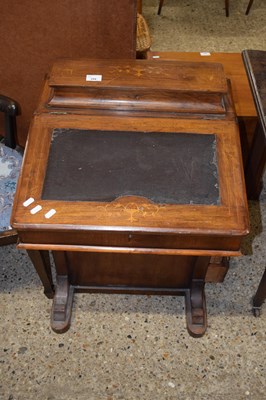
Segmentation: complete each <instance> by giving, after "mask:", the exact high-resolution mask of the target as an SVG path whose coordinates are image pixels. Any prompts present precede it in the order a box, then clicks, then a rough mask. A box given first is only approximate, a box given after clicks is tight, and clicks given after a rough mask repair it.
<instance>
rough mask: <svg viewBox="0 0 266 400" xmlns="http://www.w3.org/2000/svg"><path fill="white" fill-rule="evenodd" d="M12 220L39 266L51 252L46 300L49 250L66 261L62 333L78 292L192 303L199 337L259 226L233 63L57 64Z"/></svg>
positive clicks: (62, 265) (192, 323)
mask: <svg viewBox="0 0 266 400" xmlns="http://www.w3.org/2000/svg"><path fill="white" fill-rule="evenodd" d="M29 199H31V200H29ZM25 202H26V203H25ZM28 203H30V204H28ZM12 225H13V227H14V228H16V229H17V230H18V234H19V239H20V241H19V244H18V247H19V248H24V249H26V250H28V251H30V255H31V257H32V259H33V256H34V255H35V257H37V256H36V254H40V252H41V255H42V257H40V255H39V256H38V257H37V259H36V261H35V263H36V270H37V271H38V272H39V275H40V277H41V278H42V280H43V283H44V286H45V288H46V293H52V291H53V282H52V280H51V276H50V275H49V274H47V271H49V265H47V263H46V261H45V258H44V254H46V253H45V252H47V251H48V250H49V251H52V253H53V256H54V259H55V265H56V272H57V282H56V292H55V297H54V302H53V311H52V327H53V329H54V330H56V331H64V330H65V329H67V328H68V326H69V324H70V315H71V304H72V301H73V293H74V291H79V290H90V291H104V292H118V293H121V292H128V293H157V294H177V295H184V296H185V299H186V313H187V325H188V330H189V332H190V333H191V334H192V335H193V336H201V335H203V334H204V332H205V330H206V326H207V322H206V305H205V295H204V284H205V278H206V273H207V271H208V268H209V265H210V264H215V265H216V266H219V267H221V268H225V265H226V259H227V257H230V256H238V255H240V254H241V252H240V245H241V239H242V237H243V236H245V235H246V234H247V233H248V229H249V224H248V209H247V201H246V195H245V183H244V175H243V170H242V160H241V149H240V140H239V132H238V126H237V124H236V120H235V114H234V110H233V107H232V103H231V97H230V94H229V91H228V85H227V81H226V79H225V76H224V73H223V69H222V66H221V65H220V64H211V63H208V64H207V63H186V62H166V61H165V62H158V63H154V62H153V61H147V60H138V61H137V60H134V61H133V60H131V61H130V60H127V61H126V60H116V61H104V60H101V61H99V60H98V61H97V60H95V61H89V60H77V61H64V60H63V61H59V62H58V63H56V64H55V65H54V67H53V69H52V70H51V72H50V74H49V75H48V76H47V80H46V83H45V87H44V91H43V94H42V98H41V101H40V104H39V106H38V108H37V111H36V113H35V116H34V119H33V121H32V125H31V129H30V132H29V139H28V144H27V150H26V154H25V159H24V165H23V169H22V174H21V177H20V181H19V185H18V190H17V196H16V200H15V204H14V209H13V216H12ZM33 261H34V260H33ZM44 278H45V279H44Z"/></svg>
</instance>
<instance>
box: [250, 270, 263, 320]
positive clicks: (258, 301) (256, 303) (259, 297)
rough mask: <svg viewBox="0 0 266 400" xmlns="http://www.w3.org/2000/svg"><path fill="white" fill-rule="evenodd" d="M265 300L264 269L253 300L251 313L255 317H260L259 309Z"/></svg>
mask: <svg viewBox="0 0 266 400" xmlns="http://www.w3.org/2000/svg"><path fill="white" fill-rule="evenodd" d="M265 298H266V269H265V271H264V274H263V276H262V278H261V281H260V284H259V287H258V290H257V292H256V294H255V296H254V298H253V313H254V315H255V317H258V316H259V315H260V308H261V306H262V303H263V302H264V300H265Z"/></svg>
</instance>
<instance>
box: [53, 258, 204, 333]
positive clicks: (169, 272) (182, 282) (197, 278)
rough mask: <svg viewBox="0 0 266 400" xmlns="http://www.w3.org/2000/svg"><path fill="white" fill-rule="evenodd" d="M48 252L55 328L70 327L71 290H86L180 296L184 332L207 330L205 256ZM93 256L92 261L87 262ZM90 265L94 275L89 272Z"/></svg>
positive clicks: (202, 331)
mask: <svg viewBox="0 0 266 400" xmlns="http://www.w3.org/2000/svg"><path fill="white" fill-rule="evenodd" d="M53 254H54V259H55V265H56V269H57V285H56V291H55V296H54V300H53V306H52V314H51V326H52V329H53V330H54V331H55V332H57V333H63V332H65V331H66V330H67V329H68V328H69V327H70V323H71V311H72V303H73V296H74V291H82V292H84V291H86V292H98V293H99V292H100V293H120V294H122V293H128V294H146V295H147V294H155V295H178V296H180V295H182V296H185V307H186V321H187V329H188V332H189V334H190V335H191V336H193V337H201V336H203V335H204V333H205V331H206V329H207V311H206V302H205V293H204V285H205V275H206V271H207V268H208V265H209V262H210V257H203V256H201V257H195V256H193V257H192V256H175V257H172V256H159V257H158V256H157V257H155V258H154V256H147V255H146V256H136V255H125V256H122V257H121V255H114V254H98V255H95V254H90V253H78V252H76V253H74V252H73V253H70V252H54V253H53ZM111 260H112V262H113V263H112V265H111V264H110V261H111ZM92 261H93V262H94V265H91V262H92ZM95 269H96V270H97V272H98V275H97V274H94V270H95ZM136 270H137V273H136ZM99 272H100V273H99ZM114 272H115V274H114ZM169 276H170V277H171V278H172V284H170V285H169V286H166V285H165V283H166V282H168V283H169V282H171V280H170V279H169ZM108 280H109V282H108ZM163 284H164V285H163Z"/></svg>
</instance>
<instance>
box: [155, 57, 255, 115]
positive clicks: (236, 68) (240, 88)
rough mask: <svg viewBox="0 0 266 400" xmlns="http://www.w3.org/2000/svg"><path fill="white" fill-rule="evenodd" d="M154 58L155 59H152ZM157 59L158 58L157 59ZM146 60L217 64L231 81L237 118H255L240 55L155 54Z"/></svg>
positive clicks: (253, 105) (253, 106)
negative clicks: (219, 64)
mask: <svg viewBox="0 0 266 400" xmlns="http://www.w3.org/2000/svg"><path fill="white" fill-rule="evenodd" d="M154 57H156V58H154ZM157 57H159V58H157ZM148 59H150V60H151V59H153V60H154V61H156V60H175V61H201V62H217V63H221V64H222V65H223V67H224V72H225V75H226V77H227V78H229V79H230V81H231V86H232V97H233V100H234V105H235V109H236V114H237V116H238V117H256V116H257V112H256V108H255V104H254V101H253V97H252V94H251V90H250V86H249V83H248V78H247V74H246V71H245V67H244V64H243V61H242V57H241V54H240V53H210V55H207V56H202V55H201V53H189V52H187V53H178V52H156V51H152V52H149V53H148Z"/></svg>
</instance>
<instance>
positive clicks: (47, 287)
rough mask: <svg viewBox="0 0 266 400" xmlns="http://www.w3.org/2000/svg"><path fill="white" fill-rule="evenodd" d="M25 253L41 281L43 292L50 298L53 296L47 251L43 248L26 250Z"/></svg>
mask: <svg viewBox="0 0 266 400" xmlns="http://www.w3.org/2000/svg"><path fill="white" fill-rule="evenodd" d="M27 253H28V255H29V257H30V259H31V261H32V263H33V265H34V267H35V269H36V271H37V274H38V275H39V278H40V280H41V281H42V284H43V287H44V294H45V295H46V296H47V297H48V298H49V299H52V298H53V297H54V284H53V278H52V268H51V263H50V258H49V252H48V251H44V250H27Z"/></svg>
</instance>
